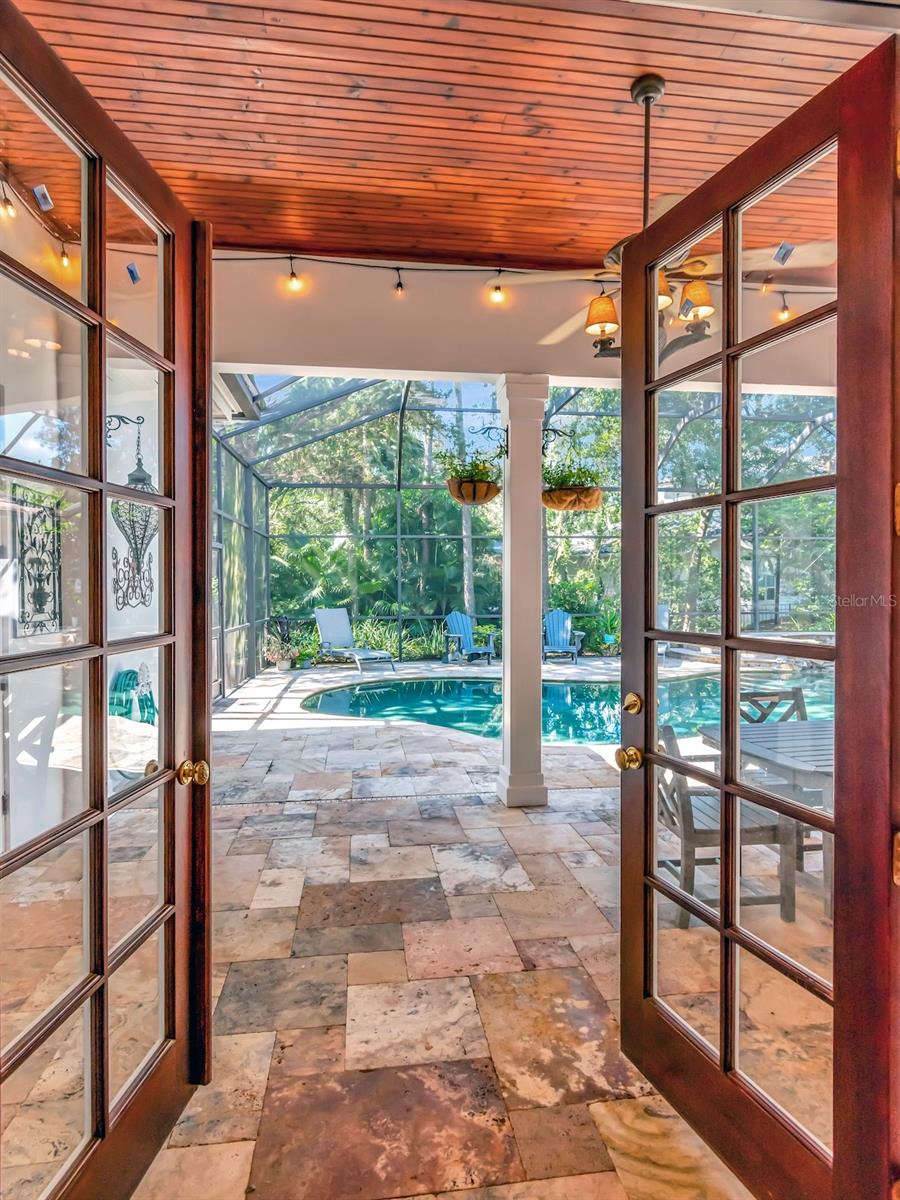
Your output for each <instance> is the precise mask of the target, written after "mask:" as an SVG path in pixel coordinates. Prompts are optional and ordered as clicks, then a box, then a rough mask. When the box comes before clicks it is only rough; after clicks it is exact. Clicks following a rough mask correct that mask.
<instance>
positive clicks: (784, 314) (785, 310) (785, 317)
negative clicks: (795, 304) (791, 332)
mask: <svg viewBox="0 0 900 1200" xmlns="http://www.w3.org/2000/svg"><path fill="white" fill-rule="evenodd" d="M792 316H793V313H792V312H791V309H790V305H789V304H788V302H787V297H786V296H785V294H784V292H782V293H781V308H779V310H778V320H779V321H789V320H790V319H791V317H792Z"/></svg>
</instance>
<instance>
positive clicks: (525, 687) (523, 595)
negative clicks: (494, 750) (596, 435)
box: [497, 375, 550, 808]
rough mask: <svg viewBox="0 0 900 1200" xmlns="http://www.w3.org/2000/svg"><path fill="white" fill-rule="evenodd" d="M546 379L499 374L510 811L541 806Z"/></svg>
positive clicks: (505, 797)
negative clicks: (503, 449) (503, 462)
mask: <svg viewBox="0 0 900 1200" xmlns="http://www.w3.org/2000/svg"><path fill="white" fill-rule="evenodd" d="M549 389H550V380H549V377H548V376H546V375H503V376H501V378H500V383H499V386H498V388H497V400H498V403H499V406H500V417H501V420H502V421H503V422H504V424H505V425H506V428H507V431H508V442H507V446H508V451H509V453H508V456H507V459H506V470H505V479H504V484H503V751H502V758H501V764H500V778H499V780H498V782H497V794H498V795H499V797H500V799H501V800H502V801H503V803H504V804H506V805H507V806H508V807H509V808H521V807H524V806H526V805H541V804H546V803H547V788H546V786H545V784H544V775H543V771H542V769H541V622H542V619H543V614H542V612H541V438H542V435H543V420H544V410H545V406H546V403H547V397H548V395H549Z"/></svg>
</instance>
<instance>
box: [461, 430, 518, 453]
mask: <svg viewBox="0 0 900 1200" xmlns="http://www.w3.org/2000/svg"><path fill="white" fill-rule="evenodd" d="M468 432H469V433H474V434H481V436H482V437H484V438H487V440H488V441H489V442H497V457H498V458H509V426H508V425H504V426H503V428H502V429H500V428H498V426H496V425H482V426H480V427H479V426H477V425H470V426H469V429H468Z"/></svg>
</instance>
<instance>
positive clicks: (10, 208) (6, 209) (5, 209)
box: [0, 179, 16, 217]
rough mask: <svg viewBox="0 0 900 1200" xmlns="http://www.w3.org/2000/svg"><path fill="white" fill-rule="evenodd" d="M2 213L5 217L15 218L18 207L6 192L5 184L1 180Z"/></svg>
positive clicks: (0, 203)
mask: <svg viewBox="0 0 900 1200" xmlns="http://www.w3.org/2000/svg"><path fill="white" fill-rule="evenodd" d="M0 212H2V213H3V215H4V216H5V217H14V216H15V215H16V206H15V205H14V204H13V202H12V200H11V199H10V197H9V193H8V192H7V190H6V184H5V182H4V181H3V180H2V179H0Z"/></svg>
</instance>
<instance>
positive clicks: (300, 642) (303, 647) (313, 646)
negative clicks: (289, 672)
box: [291, 631, 319, 670]
mask: <svg viewBox="0 0 900 1200" xmlns="http://www.w3.org/2000/svg"><path fill="white" fill-rule="evenodd" d="M318 648H319V643H318V639H317V638H316V636H315V634H314V633H310V632H308V631H301V632H300V633H298V634H296V635H295V636H294V637H292V638H291V656H292V658H293V665H294V666H295V667H300V668H302V669H304V670H305V669H306V668H307V667H311V666H312V665H313V663H314V662H315V659H316V652H317V650H318Z"/></svg>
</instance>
